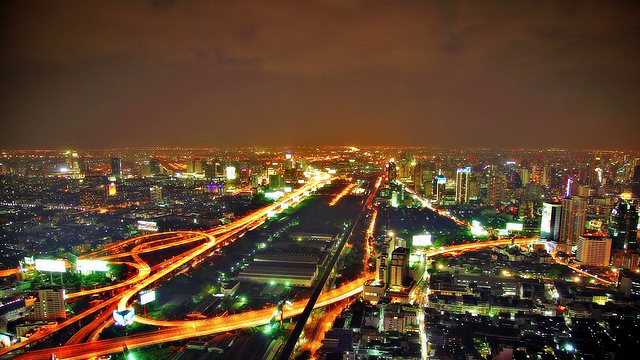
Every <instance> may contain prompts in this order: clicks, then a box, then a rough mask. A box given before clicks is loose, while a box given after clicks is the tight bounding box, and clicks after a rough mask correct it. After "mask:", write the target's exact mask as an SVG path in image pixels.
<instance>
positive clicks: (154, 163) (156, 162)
mask: <svg viewBox="0 0 640 360" xmlns="http://www.w3.org/2000/svg"><path fill="white" fill-rule="evenodd" d="M149 165H150V166H151V175H157V174H162V167H161V165H160V159H157V158H153V159H151V160H149Z"/></svg>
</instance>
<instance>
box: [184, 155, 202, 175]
mask: <svg viewBox="0 0 640 360" xmlns="http://www.w3.org/2000/svg"><path fill="white" fill-rule="evenodd" d="M187 172H188V173H201V172H202V159H200V158H189V159H187Z"/></svg>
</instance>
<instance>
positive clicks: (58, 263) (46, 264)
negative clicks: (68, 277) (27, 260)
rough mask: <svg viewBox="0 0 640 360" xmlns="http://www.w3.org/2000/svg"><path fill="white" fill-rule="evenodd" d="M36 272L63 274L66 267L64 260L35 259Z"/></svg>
mask: <svg viewBox="0 0 640 360" xmlns="http://www.w3.org/2000/svg"><path fill="white" fill-rule="evenodd" d="M35 263H36V270H38V271H50V272H61V273H63V272H65V271H67V267H66V265H65V262H64V260H50V259H36V260H35Z"/></svg>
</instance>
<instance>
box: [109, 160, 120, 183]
mask: <svg viewBox="0 0 640 360" xmlns="http://www.w3.org/2000/svg"><path fill="white" fill-rule="evenodd" d="M111 176H113V177H114V178H116V179H117V180H118V179H120V178H122V159H121V158H119V157H114V158H111Z"/></svg>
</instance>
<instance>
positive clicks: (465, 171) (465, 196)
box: [456, 166, 471, 204]
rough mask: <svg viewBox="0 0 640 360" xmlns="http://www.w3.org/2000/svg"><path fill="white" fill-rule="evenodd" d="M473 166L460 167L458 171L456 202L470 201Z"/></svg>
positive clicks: (464, 202)
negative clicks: (470, 177)
mask: <svg viewBox="0 0 640 360" xmlns="http://www.w3.org/2000/svg"><path fill="white" fill-rule="evenodd" d="M470 175H471V167H470V166H467V167H465V168H459V169H458V170H457V171H456V203H457V204H466V203H468V202H469V176H470Z"/></svg>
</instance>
